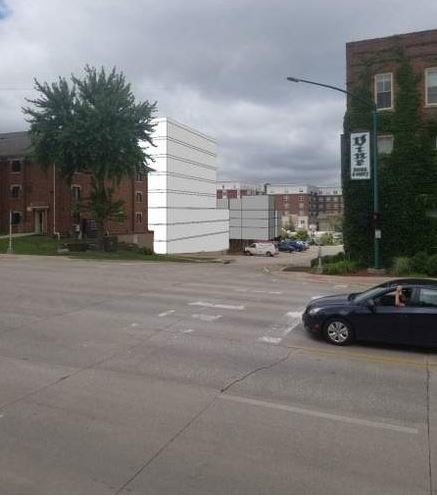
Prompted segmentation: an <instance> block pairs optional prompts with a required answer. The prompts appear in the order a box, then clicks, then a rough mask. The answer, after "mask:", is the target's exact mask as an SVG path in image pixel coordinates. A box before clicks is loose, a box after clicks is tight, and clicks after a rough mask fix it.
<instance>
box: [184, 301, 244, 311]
mask: <svg viewBox="0 0 437 496" xmlns="http://www.w3.org/2000/svg"><path fill="white" fill-rule="evenodd" d="M188 305H190V306H192V307H196V306H197V307H208V308H224V309H226V310H244V306H243V305H222V304H221V303H209V302H207V301H193V302H191V303H188Z"/></svg>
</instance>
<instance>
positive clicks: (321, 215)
mask: <svg viewBox="0 0 437 496" xmlns="http://www.w3.org/2000/svg"><path fill="white" fill-rule="evenodd" d="M265 190H266V193H267V194H268V195H273V196H274V197H275V208H276V210H278V212H279V214H280V216H281V220H282V225H283V227H288V226H293V227H294V229H305V230H308V229H310V227H311V226H315V227H316V228H317V230H329V229H330V227H329V226H330V224H331V221H332V220H333V218H334V217H338V216H340V215H342V213H343V196H342V190H341V187H318V186H313V185H310V184H293V183H277V184H266V188H265Z"/></svg>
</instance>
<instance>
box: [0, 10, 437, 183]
mask: <svg viewBox="0 0 437 496" xmlns="http://www.w3.org/2000/svg"><path fill="white" fill-rule="evenodd" d="M6 12H7V14H8V15H6V16H5V15H2V13H6ZM436 18H437V4H436V2H435V1H434V0H416V1H415V2H414V3H412V2H406V1H404V0H372V1H369V2H366V3H365V4H363V3H362V2H358V1H352V0H329V1H328V0H288V1H286V0H208V1H205V0H166V1H165V2H156V1H154V0H144V1H141V0H130V1H129V2H126V1H125V2H120V1H119V0H117V1H115V0H93V1H92V2H90V1H89V0H72V1H70V2H60V1H59V0H37V1H34V2H28V1H26V0H13V1H12V0H6V2H5V0H0V53H2V71H1V74H0V109H1V118H0V131H10V130H17V129H24V128H25V127H26V123H25V122H24V119H23V116H22V114H21V111H20V108H21V105H22V104H23V98H24V96H32V91H31V88H32V80H33V77H37V78H38V79H39V80H43V81H45V80H47V81H51V80H53V79H55V78H56V77H57V76H58V75H66V76H68V75H69V74H70V73H71V72H74V73H80V72H81V70H82V68H83V66H84V65H85V64H86V63H89V64H93V65H97V66H99V65H105V66H113V65H116V66H117V67H118V68H119V69H120V70H123V71H124V72H125V74H126V76H127V78H128V79H129V80H130V81H131V82H132V85H133V89H134V92H135V94H136V95H137V97H138V98H139V99H149V100H152V101H153V100H158V110H159V114H160V115H168V116H171V117H173V118H175V119H177V120H179V121H181V122H184V123H186V124H188V125H191V126H193V127H196V128H198V129H200V130H201V131H203V132H205V133H208V134H211V135H212V136H214V137H215V138H217V140H218V142H219V150H220V155H219V156H220V158H219V176H220V177H221V178H223V179H241V180H251V181H258V180H259V181H270V182H275V181H276V182H279V181H296V182H298V181H299V182H300V181H302V182H304V181H307V182H312V183H318V184H329V183H334V182H338V181H339V155H340V154H339V133H340V131H341V125H342V117H343V113H344V98H343V96H342V95H341V94H336V93H334V92H330V91H328V90H324V89H321V88H315V87H311V86H305V85H294V84H291V83H288V82H287V81H285V77H286V76H287V75H297V76H301V77H306V78H308V79H314V80H317V81H322V82H326V83H330V84H334V85H335V84H336V85H340V86H344V80H345V43H346V42H347V41H352V40H357V39H364V38H371V37H375V36H386V35H391V34H394V33H401V32H408V31H414V30H422V29H431V28H434V27H435V25H433V23H434V19H436Z"/></svg>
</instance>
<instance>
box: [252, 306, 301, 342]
mask: <svg viewBox="0 0 437 496" xmlns="http://www.w3.org/2000/svg"><path fill="white" fill-rule="evenodd" d="M302 312H303V310H295V311H289V312H287V313H286V314H285V315H284V316H283V317H282V318H281V320H279V321H278V322H276V323H275V324H274V325H273V326H272V327H271V328H270V329H269V330H268V331H267V335H266V336H262V337H260V338H258V341H260V342H262V343H269V344H279V343H281V341H282V340H283V339H284V338H285V337H286V336H288V335H289V334H290V333H291V332H292V331H293V329H295V328H296V327H297V326H298V325H299V324H300V320H301V317H302Z"/></svg>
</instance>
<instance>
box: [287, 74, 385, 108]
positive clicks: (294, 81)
mask: <svg viewBox="0 0 437 496" xmlns="http://www.w3.org/2000/svg"><path fill="white" fill-rule="evenodd" d="M287 81H290V82H292V83H307V84H313V85H315V86H322V87H323V88H329V89H330V90H335V91H339V92H340V93H344V94H345V95H348V96H350V97H351V98H355V99H356V100H360V101H361V102H362V103H364V104H366V105H369V106H371V107H372V109H373V110H375V109H376V104H375V102H373V101H370V100H365V99H364V98H361V97H360V96H358V95H356V94H355V93H351V92H350V91H347V90H344V89H343V88H339V87H338V86H331V85H330V84H324V83H316V82H315V81H309V80H308V79H300V78H295V77H291V76H290V77H287Z"/></svg>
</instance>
